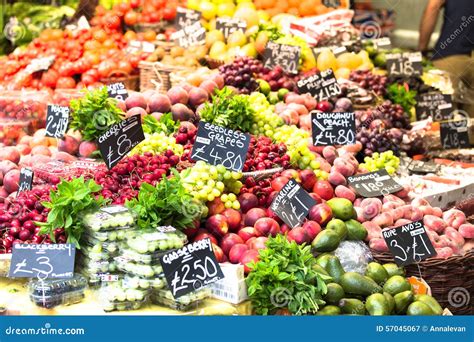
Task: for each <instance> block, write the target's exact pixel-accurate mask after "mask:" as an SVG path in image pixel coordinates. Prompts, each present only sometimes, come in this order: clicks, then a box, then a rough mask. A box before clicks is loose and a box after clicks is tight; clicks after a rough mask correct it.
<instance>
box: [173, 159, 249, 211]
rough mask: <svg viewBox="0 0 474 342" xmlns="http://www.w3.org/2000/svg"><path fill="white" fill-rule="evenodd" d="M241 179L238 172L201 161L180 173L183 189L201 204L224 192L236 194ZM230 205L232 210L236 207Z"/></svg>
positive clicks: (240, 174)
mask: <svg viewBox="0 0 474 342" xmlns="http://www.w3.org/2000/svg"><path fill="white" fill-rule="evenodd" d="M241 178H242V173H240V172H234V171H229V170H227V169H226V168H225V167H224V166H223V165H217V166H212V165H209V164H207V163H206V162H204V161H202V160H200V161H197V162H196V164H195V165H194V166H192V167H190V168H188V169H186V170H184V171H182V172H181V179H182V182H183V186H184V188H185V189H186V190H187V191H188V192H189V193H191V195H192V196H193V197H194V198H195V199H197V200H199V201H201V202H211V201H213V200H214V199H215V198H217V197H221V196H222V194H223V193H224V192H227V193H234V194H238V193H239V192H240V188H241V187H242V182H241V181H240V179H241ZM225 202H227V201H225ZM232 204H233V205H232V206H231V207H233V208H234V207H236V206H237V205H236V204H235V203H234V202H232ZM234 204H235V205H234Z"/></svg>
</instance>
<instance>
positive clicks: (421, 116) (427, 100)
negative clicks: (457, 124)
mask: <svg viewBox="0 0 474 342" xmlns="http://www.w3.org/2000/svg"><path fill="white" fill-rule="evenodd" d="M451 104H452V99H451V95H448V94H441V93H440V92H436V91H434V92H429V93H426V94H419V95H418V96H417V97H416V107H415V109H416V119H417V120H425V119H428V118H430V117H431V118H432V119H433V121H443V120H447V119H449V117H443V116H444V115H445V113H442V110H443V108H448V107H449V108H451V107H452V105H451ZM446 105H448V106H447V107H446ZM440 106H441V108H439V107H440ZM448 115H449V114H448Z"/></svg>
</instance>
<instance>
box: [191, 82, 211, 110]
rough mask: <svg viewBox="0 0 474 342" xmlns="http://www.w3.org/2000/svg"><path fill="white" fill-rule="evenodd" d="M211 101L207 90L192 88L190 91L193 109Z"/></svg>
mask: <svg viewBox="0 0 474 342" xmlns="http://www.w3.org/2000/svg"><path fill="white" fill-rule="evenodd" d="M208 99H209V95H208V93H207V91H206V90H204V89H202V88H198V87H192V88H191V90H190V91H189V104H190V105H191V106H193V107H197V106H199V105H200V104H202V103H204V102H206V101H207V100H208Z"/></svg>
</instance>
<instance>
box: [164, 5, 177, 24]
mask: <svg viewBox="0 0 474 342" xmlns="http://www.w3.org/2000/svg"><path fill="white" fill-rule="evenodd" d="M175 17H176V8H170V7H166V8H165V9H163V19H165V20H168V21H171V20H174V18H175Z"/></svg>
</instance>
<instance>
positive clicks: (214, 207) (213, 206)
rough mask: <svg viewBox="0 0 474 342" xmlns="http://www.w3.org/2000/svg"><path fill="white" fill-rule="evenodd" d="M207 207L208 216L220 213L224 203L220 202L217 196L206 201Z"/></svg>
mask: <svg viewBox="0 0 474 342" xmlns="http://www.w3.org/2000/svg"><path fill="white" fill-rule="evenodd" d="M207 208H208V209H209V216H212V215H216V214H220V213H222V212H223V211H224V210H225V206H224V203H222V201H221V199H220V198H219V197H217V198H215V199H214V200H213V201H211V202H209V203H207Z"/></svg>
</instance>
